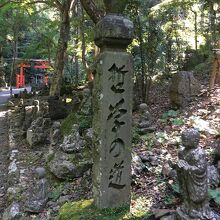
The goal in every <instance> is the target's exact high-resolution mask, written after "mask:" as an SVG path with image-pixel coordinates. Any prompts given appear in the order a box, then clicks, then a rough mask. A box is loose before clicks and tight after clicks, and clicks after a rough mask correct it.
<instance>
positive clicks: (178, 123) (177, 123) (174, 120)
mask: <svg viewBox="0 0 220 220" xmlns="http://www.w3.org/2000/svg"><path fill="white" fill-rule="evenodd" d="M170 121H171V122H172V125H175V126H182V125H184V120H183V119H182V118H172V119H171V120H170Z"/></svg>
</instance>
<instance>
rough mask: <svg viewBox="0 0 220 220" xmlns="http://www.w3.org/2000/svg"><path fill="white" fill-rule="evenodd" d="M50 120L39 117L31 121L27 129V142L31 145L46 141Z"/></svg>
mask: <svg viewBox="0 0 220 220" xmlns="http://www.w3.org/2000/svg"><path fill="white" fill-rule="evenodd" d="M50 125H51V120H50V119H49V118H42V117H39V118H37V119H36V120H34V121H33V122H32V123H31V127H30V128H29V129H28V130H27V142H28V144H29V145H30V146H31V147H35V146H38V145H40V144H44V143H46V141H47V139H48V138H49V128H50Z"/></svg>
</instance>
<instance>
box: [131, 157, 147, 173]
mask: <svg viewBox="0 0 220 220" xmlns="http://www.w3.org/2000/svg"><path fill="white" fill-rule="evenodd" d="M145 168H146V166H145V164H144V163H143V162H142V160H141V158H140V157H139V156H138V155H137V154H136V153H133V154H132V161H131V174H132V176H133V177H137V176H139V175H140V174H141V173H142V172H143V170H144V169H145Z"/></svg>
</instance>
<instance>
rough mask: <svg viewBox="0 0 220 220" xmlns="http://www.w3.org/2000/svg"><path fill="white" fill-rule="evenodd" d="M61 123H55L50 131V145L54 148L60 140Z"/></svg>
mask: <svg viewBox="0 0 220 220" xmlns="http://www.w3.org/2000/svg"><path fill="white" fill-rule="evenodd" d="M60 127H61V123H60V122H59V121H55V122H54V123H53V125H52V127H51V129H50V139H51V140H50V143H51V145H52V146H55V145H56V144H57V143H58V142H59V141H60V140H61V131H60Z"/></svg>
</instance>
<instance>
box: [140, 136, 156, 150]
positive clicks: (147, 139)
mask: <svg viewBox="0 0 220 220" xmlns="http://www.w3.org/2000/svg"><path fill="white" fill-rule="evenodd" d="M141 139H142V141H143V142H144V144H145V146H147V149H148V150H150V149H151V148H152V147H153V146H154V144H155V142H156V136H155V134H154V133H149V134H145V135H143V136H142V137H141Z"/></svg>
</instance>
